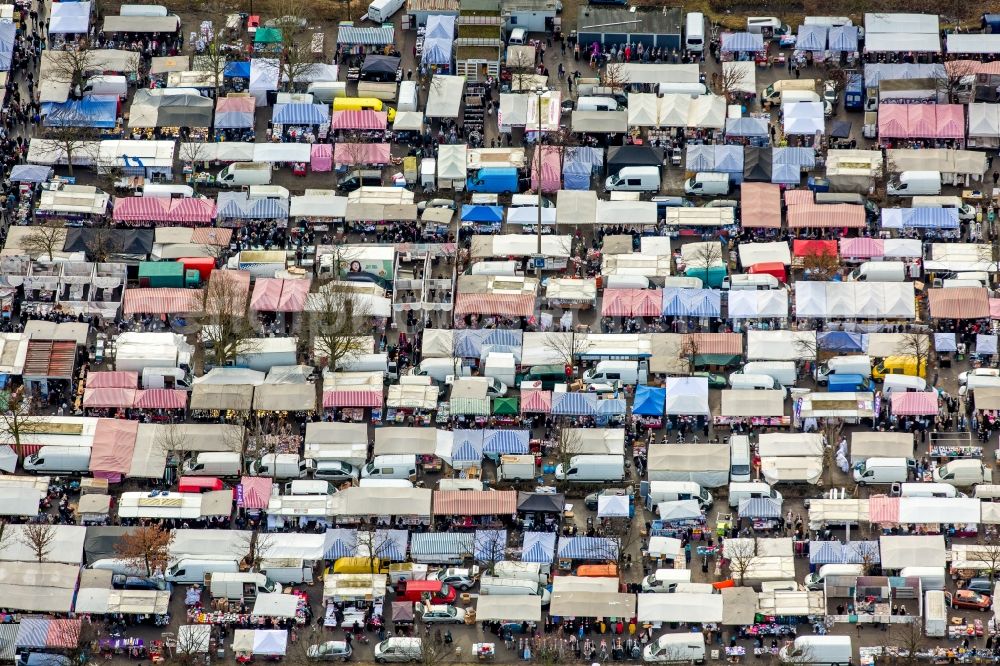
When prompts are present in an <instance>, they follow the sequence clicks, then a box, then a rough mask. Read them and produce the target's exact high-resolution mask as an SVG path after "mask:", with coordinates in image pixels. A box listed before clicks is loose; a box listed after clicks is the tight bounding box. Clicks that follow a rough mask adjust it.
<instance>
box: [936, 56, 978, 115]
mask: <svg viewBox="0 0 1000 666" xmlns="http://www.w3.org/2000/svg"><path fill="white" fill-rule="evenodd" d="M980 66H981V64H980V63H978V62H976V61H975V60H947V61H945V63H944V74H941V75H939V76H938V77H937V78H936V79H935V80H934V82H935V84H936V86H937V92H938V94H939V95H941V96H943V97H944V98H945V102H946V103H948V104H958V103H965V102H967V101H969V100H968V99H967V97H966V96H964V95H960V94H959V93H960V91H962V90H963V89H964V88H967V89H970V90H973V91H974V90H975V82H976V74H977V73H978V72H979V68H980Z"/></svg>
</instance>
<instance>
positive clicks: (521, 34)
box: [507, 28, 528, 46]
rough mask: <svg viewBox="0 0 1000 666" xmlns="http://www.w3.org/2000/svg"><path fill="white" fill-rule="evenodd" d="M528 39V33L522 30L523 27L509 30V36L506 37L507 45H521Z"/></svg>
mask: <svg viewBox="0 0 1000 666" xmlns="http://www.w3.org/2000/svg"><path fill="white" fill-rule="evenodd" d="M527 40H528V33H526V32H525V31H524V28H514V29H513V30H511V31H510V37H508V38H507V45H508V46H521V45H523V44H524V43H525V42H526V41H527Z"/></svg>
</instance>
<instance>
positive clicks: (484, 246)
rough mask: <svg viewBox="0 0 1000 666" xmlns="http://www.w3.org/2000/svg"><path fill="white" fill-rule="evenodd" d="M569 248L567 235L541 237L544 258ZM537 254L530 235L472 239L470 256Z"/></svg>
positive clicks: (535, 240)
mask: <svg viewBox="0 0 1000 666" xmlns="http://www.w3.org/2000/svg"><path fill="white" fill-rule="evenodd" d="M654 208H655V204H654ZM571 247H572V242H571V237H570V236H568V235H567V236H551V235H550V236H542V254H543V255H545V256H546V257H569V254H570V248H571ZM537 253H538V238H537V237H536V236H533V235H531V234H501V235H498V236H481V235H480V236H473V237H472V256H473V257H476V258H486V257H505V258H506V257H527V256H531V255H533V254H537Z"/></svg>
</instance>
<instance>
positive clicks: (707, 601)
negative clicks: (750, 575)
mask: <svg viewBox="0 0 1000 666" xmlns="http://www.w3.org/2000/svg"><path fill="white" fill-rule="evenodd" d="M636 599H637V601H638V604H637V606H638V608H637V611H636V612H637V613H638V614H639V615H638V619H639V621H640V622H692V623H703V622H722V617H723V607H724V605H725V603H724V600H723V597H722V595H721V594H699V593H696V592H674V593H672V594H656V593H651V594H638V595H636Z"/></svg>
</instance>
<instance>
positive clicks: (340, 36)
mask: <svg viewBox="0 0 1000 666" xmlns="http://www.w3.org/2000/svg"><path fill="white" fill-rule="evenodd" d="M394 41H395V31H394V29H393V26H392V24H391V23H387V24H385V25H383V26H382V27H380V28H356V27H354V26H350V25H340V26H337V43H338V44H349V45H351V46H355V45H358V44H362V45H365V46H385V45H386V44H392V43H393V42H394Z"/></svg>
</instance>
